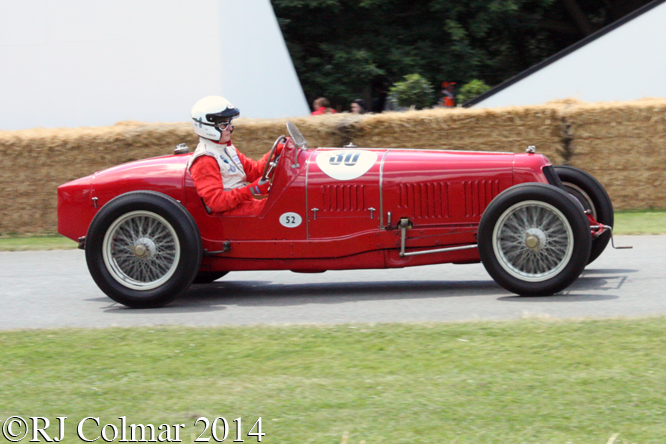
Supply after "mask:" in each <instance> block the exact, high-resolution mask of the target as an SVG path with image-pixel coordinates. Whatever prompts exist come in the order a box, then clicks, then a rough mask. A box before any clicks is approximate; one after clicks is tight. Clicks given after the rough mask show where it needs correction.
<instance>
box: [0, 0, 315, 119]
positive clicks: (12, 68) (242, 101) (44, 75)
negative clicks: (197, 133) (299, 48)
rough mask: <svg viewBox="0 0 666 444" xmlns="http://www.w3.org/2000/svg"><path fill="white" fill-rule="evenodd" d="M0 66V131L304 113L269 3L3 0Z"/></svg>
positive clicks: (251, 0) (230, 0)
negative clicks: (199, 105)
mask: <svg viewBox="0 0 666 444" xmlns="http://www.w3.org/2000/svg"><path fill="white" fill-rule="evenodd" d="M0 65H1V66H0V129H4V130H10V129H24V128H32V127H40V126H44V127H78V126H97V125H112V124H114V123H116V122H118V121H122V120H138V121H143V122H184V121H187V120H188V119H189V112H190V109H191V108H192V105H193V104H194V103H195V102H196V101H197V100H198V99H200V98H202V97H204V96H207V95H213V94H218V95H224V96H226V97H227V98H228V99H229V100H230V101H231V102H232V103H233V104H234V105H235V106H237V107H238V108H240V109H241V116H244V117H262V118H263V117H285V116H296V115H307V114H308V113H309V108H308V105H307V103H306V100H305V96H304V94H303V91H302V89H301V86H300V83H299V82H298V78H297V77H296V73H295V70H294V67H293V64H292V62H291V59H290V58H289V54H288V52H287V50H286V46H285V43H284V39H283V38H282V34H281V33H280V30H279V28H278V26H277V21H276V19H275V16H274V14H273V10H272V8H271V6H270V1H269V0H243V1H236V0H198V1H196V2H184V1H179V0H114V1H112V2H98V1H89V0H59V1H49V0H2V1H1V2H0ZM269 93H275V94H269Z"/></svg>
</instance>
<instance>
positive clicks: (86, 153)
mask: <svg viewBox="0 0 666 444" xmlns="http://www.w3.org/2000/svg"><path fill="white" fill-rule="evenodd" d="M181 142H188V143H196V137H193V134H192V131H191V129H190V127H189V125H185V124H182V123H181V124H158V125H147V124H141V123H136V122H122V123H120V124H117V125H114V126H110V127H98V128H74V129H65V128H54V129H44V128H38V129H31V130H24V131H3V132H0V192H1V193H2V194H1V196H2V197H1V198H0V211H1V214H2V217H0V234H6V233H20V234H23V233H49V232H54V231H55V230H56V226H57V218H56V206H57V194H56V189H57V187H58V185H60V184H63V183H65V182H68V181H70V180H73V179H76V178H79V177H83V176H87V175H88V174H92V173H94V172H95V171H98V170H101V169H104V168H108V167H110V166H113V165H118V164H120V163H124V162H129V161H132V160H137V159H142V158H147V157H154V156H159V155H163V154H169V153H171V152H173V148H174V146H175V145H176V144H178V143H181Z"/></svg>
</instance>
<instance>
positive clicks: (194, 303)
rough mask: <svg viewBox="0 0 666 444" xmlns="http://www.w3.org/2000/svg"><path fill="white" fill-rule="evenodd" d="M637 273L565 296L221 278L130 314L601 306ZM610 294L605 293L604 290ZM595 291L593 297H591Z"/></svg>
mask: <svg viewBox="0 0 666 444" xmlns="http://www.w3.org/2000/svg"><path fill="white" fill-rule="evenodd" d="M636 271H637V270H628V269H626V270H625V269H598V270H586V271H585V272H584V273H583V274H582V275H581V277H580V278H579V279H578V280H577V281H576V282H575V283H574V284H573V285H571V287H569V288H568V289H567V290H565V291H564V292H561V293H558V294H556V295H554V296H547V297H525V296H517V295H513V294H511V293H509V292H507V291H506V290H504V289H502V288H501V287H500V286H499V285H497V284H496V283H495V282H494V281H493V280H492V279H490V278H488V280H469V281H444V280H442V281H433V280H424V281H419V280H405V281H390V282H382V281H379V282H372V281H370V282H368V281H358V282H321V283H297V284H280V283H279V282H278V283H276V282H274V281H270V280H257V281H252V280H228V278H226V279H224V278H223V279H221V280H220V281H216V282H213V283H210V284H198V285H192V286H191V287H190V288H189V290H188V291H187V293H186V294H185V295H183V296H182V297H180V298H179V299H177V300H176V301H174V302H172V303H171V304H169V305H167V306H166V307H163V308H158V309H151V310H148V311H146V310H136V311H135V310H129V312H132V311H134V312H136V313H146V312H149V313H155V314H159V313H165V312H169V313H175V312H206V311H214V310H225V309H226V307H227V306H232V305H233V306H241V307H262V306H265V307H289V306H302V305H307V304H344V303H349V302H366V301H386V300H409V299H428V298H437V299H441V298H451V297H479V296H481V297H488V296H491V297H495V298H496V300H498V301H501V302H525V303H531V302H597V301H606V300H611V299H617V298H619V296H616V295H612V294H608V293H605V292H607V291H611V290H619V289H620V288H621V286H622V284H623V283H624V281H625V280H626V279H627V274H628V273H633V272H636ZM600 291H601V292H604V293H599V292H600ZM590 292H593V293H590ZM125 310H127V308H126V307H123V306H121V305H119V304H112V305H110V306H107V307H105V308H104V311H106V312H118V311H125Z"/></svg>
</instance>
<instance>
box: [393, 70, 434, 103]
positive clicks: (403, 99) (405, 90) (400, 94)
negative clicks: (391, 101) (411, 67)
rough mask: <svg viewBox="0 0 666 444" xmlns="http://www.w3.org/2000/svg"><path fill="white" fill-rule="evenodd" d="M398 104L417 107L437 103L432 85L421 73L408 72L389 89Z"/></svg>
mask: <svg viewBox="0 0 666 444" xmlns="http://www.w3.org/2000/svg"><path fill="white" fill-rule="evenodd" d="M389 93H390V95H391V97H394V98H395V101H396V102H397V104H398V106H401V107H405V108H410V107H412V106H413V107H414V108H416V109H424V108H429V107H431V106H433V105H434V104H435V96H434V95H433V93H434V90H433V89H432V85H430V83H428V81H427V80H426V79H425V78H424V77H423V76H422V75H420V74H407V75H406V76H405V78H404V79H403V80H402V81H401V82H396V83H395V84H394V85H393V86H392V87H391V89H390V90H389Z"/></svg>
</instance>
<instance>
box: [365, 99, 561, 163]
mask: <svg viewBox="0 0 666 444" xmlns="http://www.w3.org/2000/svg"><path fill="white" fill-rule="evenodd" d="M560 108H561V105H544V106H533V107H511V108H498V109H462V108H456V109H443V108H440V109H433V110H426V111H410V112H405V113H383V114H377V115H373V116H369V117H367V118H365V119H363V121H361V122H359V124H358V126H357V132H356V136H355V139H354V142H355V143H356V144H357V145H358V146H364V147H376V148H379V147H382V148H419V149H442V150H463V151H506V152H524V151H525V149H526V148H527V147H528V146H529V145H535V146H536V147H537V151H538V152H540V153H544V154H545V155H547V156H548V157H549V158H551V160H552V161H553V162H558V161H559V154H558V149H559V148H560V145H561V137H562V136H561V122H560V119H561V118H560V115H559V110H560Z"/></svg>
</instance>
